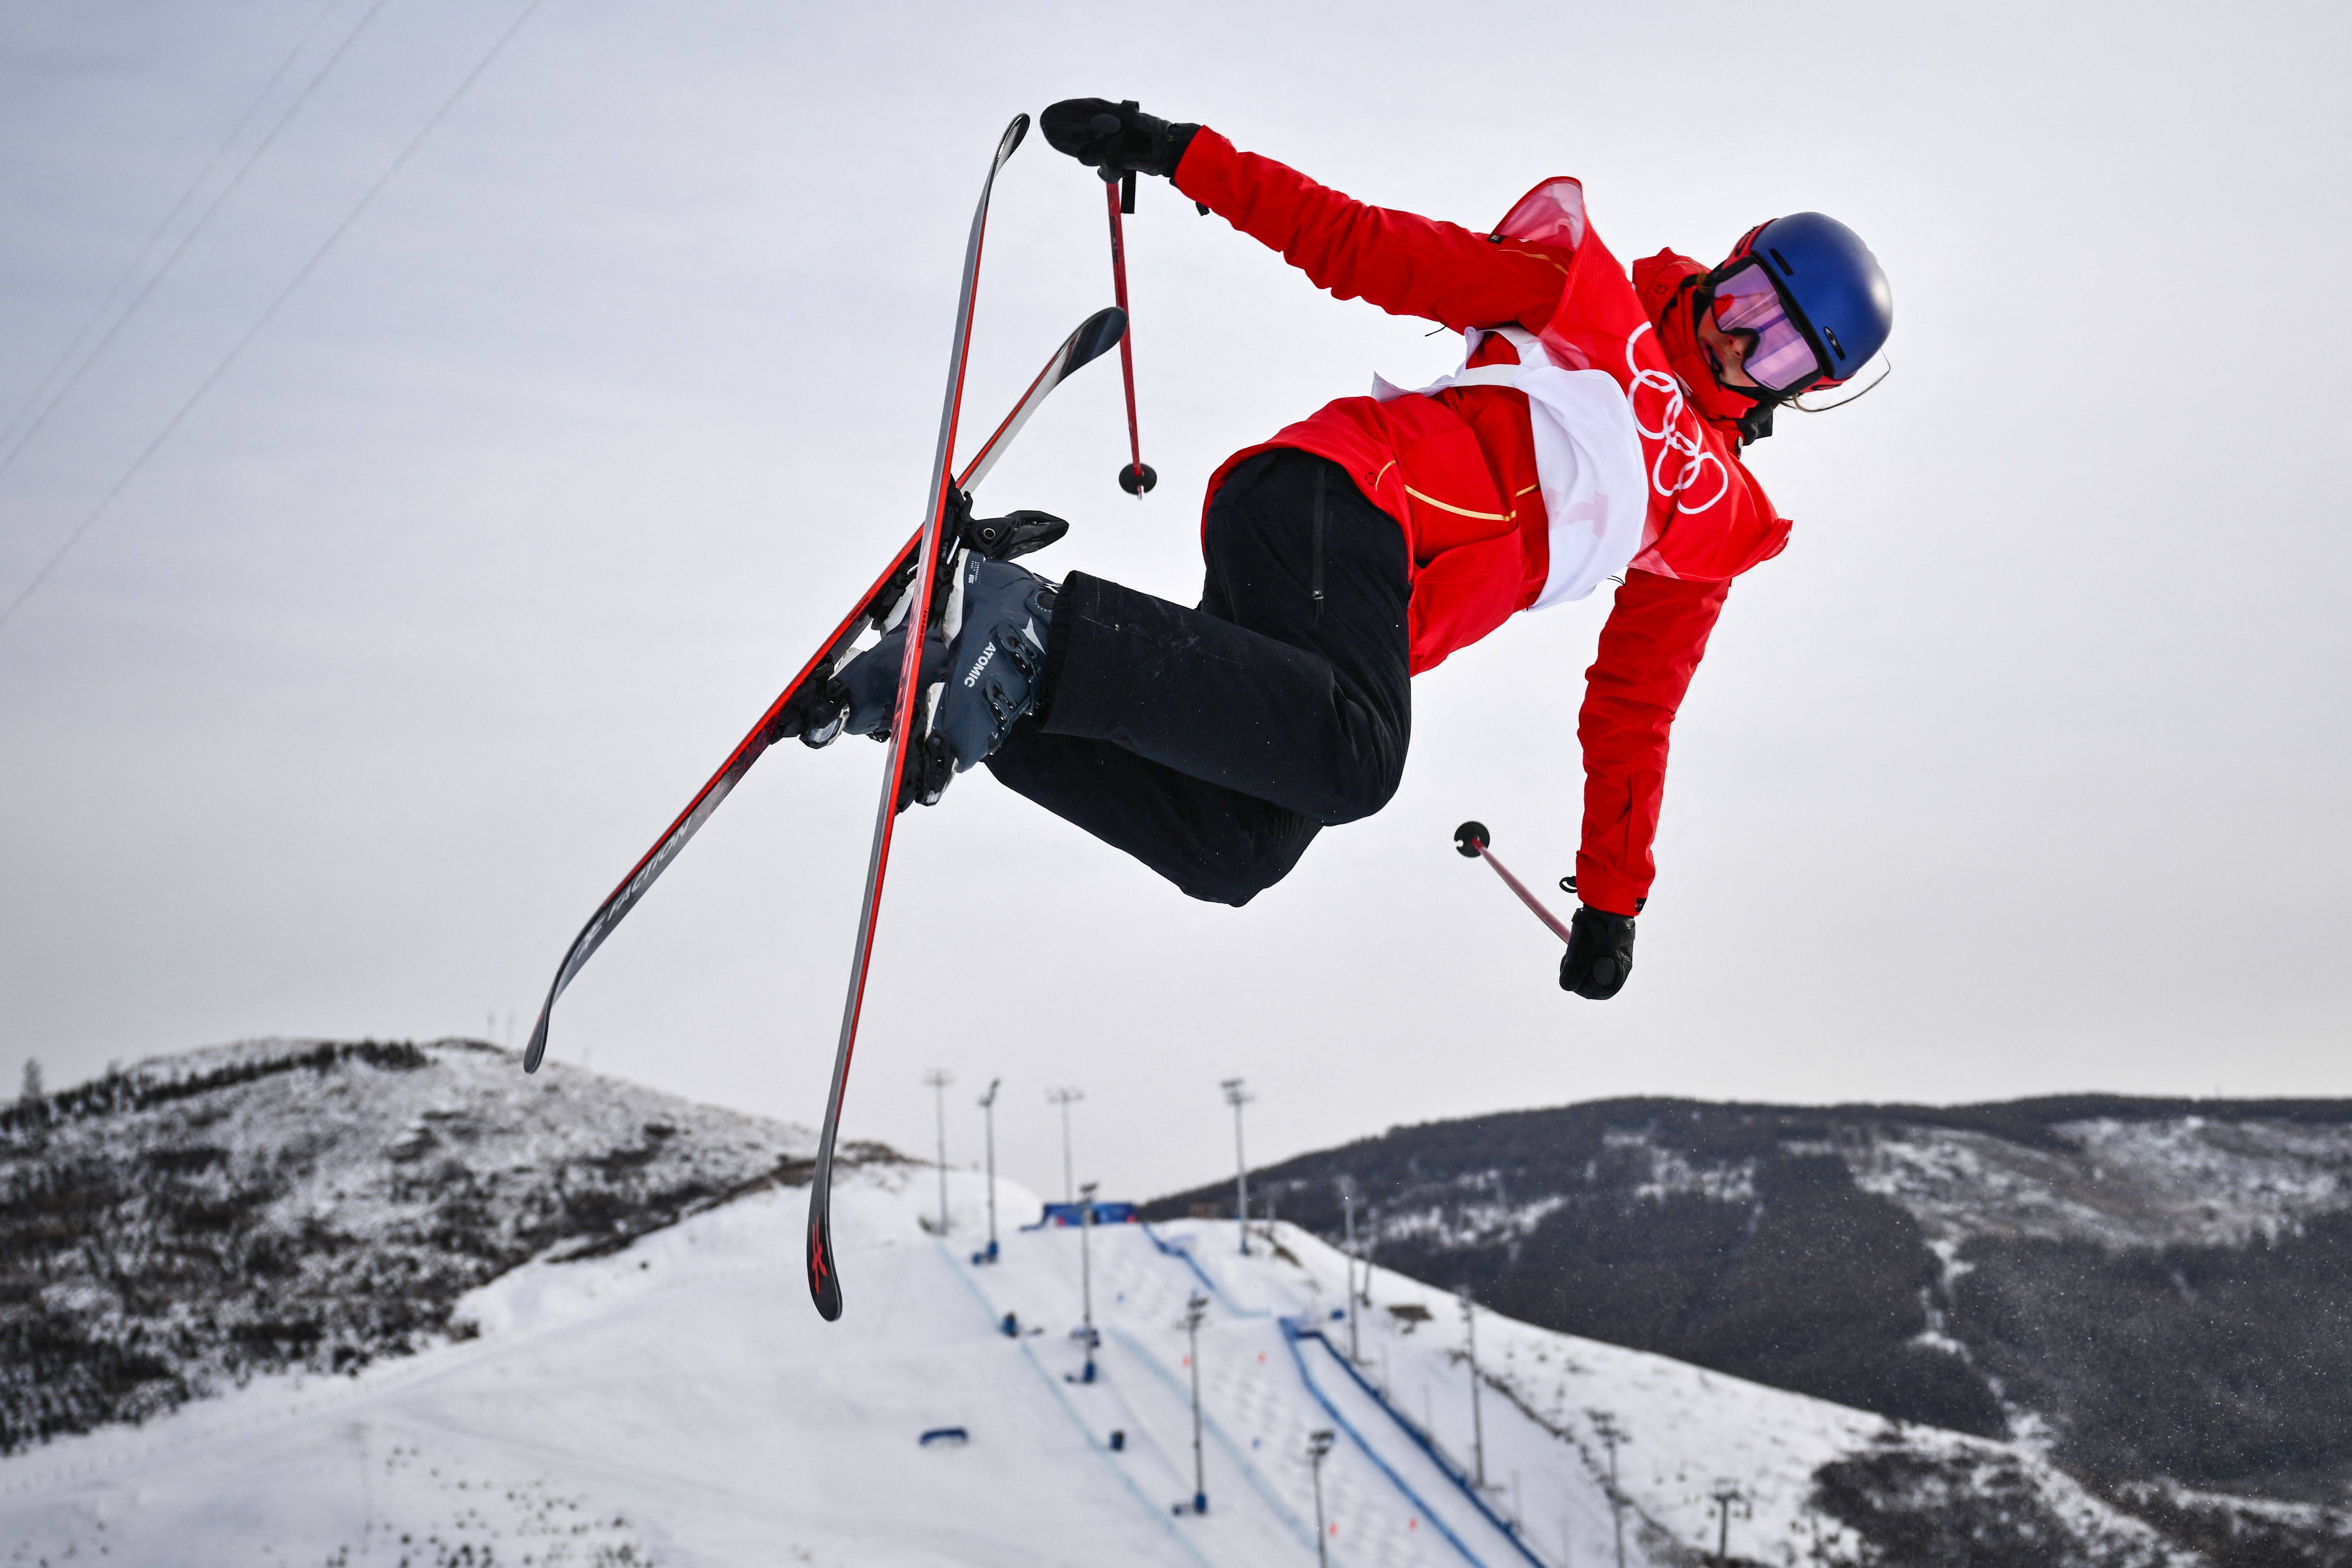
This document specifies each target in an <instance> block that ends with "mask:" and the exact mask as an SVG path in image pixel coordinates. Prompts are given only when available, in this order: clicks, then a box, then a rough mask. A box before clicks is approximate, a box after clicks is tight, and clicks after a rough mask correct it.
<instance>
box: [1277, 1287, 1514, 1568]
mask: <svg viewBox="0 0 2352 1568" xmlns="http://www.w3.org/2000/svg"><path fill="white" fill-rule="evenodd" d="M1301 1340H1313V1341H1314V1342H1316V1343H1317V1344H1318V1345H1320V1346H1322V1347H1323V1351H1324V1353H1325V1354H1326V1355H1328V1357H1329V1358H1330V1359H1331V1360H1332V1361H1333V1362H1335V1363H1338V1364H1339V1369H1340V1370H1341V1371H1342V1372H1345V1373H1347V1374H1348V1375H1349V1377H1351V1378H1353V1379H1354V1380H1355V1383H1356V1386H1357V1387H1358V1388H1360V1389H1362V1390H1363V1391H1364V1394H1366V1396H1367V1397H1369V1398H1370V1400H1371V1402H1372V1403H1373V1404H1374V1405H1379V1406H1380V1408H1381V1411H1382V1412H1384V1413H1385V1414H1386V1415H1387V1416H1388V1418H1389V1420H1390V1421H1391V1422H1392V1423H1393V1424H1394V1425H1395V1426H1396V1428H1397V1430H1398V1431H1400V1432H1402V1433H1403V1434H1404V1435H1405V1436H1406V1437H1408V1438H1410V1439H1411V1440H1412V1444H1413V1446H1414V1447H1418V1448H1419V1449H1420V1450H1421V1451H1422V1452H1423V1453H1424V1454H1426V1455H1428V1456H1429V1461H1430V1463H1432V1464H1433V1465H1435V1466H1436V1467H1437V1470H1438V1473H1439V1474H1440V1475H1442V1476H1444V1478H1445V1479H1447V1480H1449V1481H1451V1482H1453V1483H1454V1489H1455V1490H1457V1491H1459V1492H1460V1493H1461V1494H1462V1496H1463V1497H1464V1498H1465V1500H1467V1501H1468V1502H1469V1504H1470V1506H1471V1507H1473V1508H1475V1509H1476V1510H1478V1511H1479V1513H1480V1514H1482V1515H1484V1516H1485V1518H1486V1522H1487V1523H1489V1524H1491V1525H1493V1526H1494V1527H1495V1528H1496V1530H1498V1531H1502V1532H1503V1539H1504V1540H1506V1541H1508V1542H1510V1543H1511V1545H1512V1546H1513V1547H1514V1548H1515V1549H1517V1552H1518V1554H1519V1555H1520V1556H1521V1557H1523V1558H1525V1559H1526V1560H1527V1561H1528V1563H1530V1564H1531V1565H1532V1568H1548V1564H1546V1563H1545V1562H1544V1560H1543V1559H1542V1558H1540V1557H1538V1556H1537V1555H1536V1554H1535V1552H1533V1551H1531V1550H1529V1548H1528V1543H1527V1542H1524V1541H1521V1540H1520V1539H1519V1531H1518V1527H1517V1525H1515V1524H1513V1523H1512V1522H1511V1521H1509V1520H1507V1519H1505V1518H1504V1517H1503V1516H1502V1515H1501V1514H1499V1513H1496V1511H1495V1510H1494V1509H1493V1508H1492V1507H1491V1506H1490V1505H1489V1504H1488V1503H1487V1501H1486V1499H1485V1498H1483V1497H1481V1496H1479V1495H1478V1488H1477V1486H1476V1485H1475V1483H1474V1482H1472V1480H1471V1479H1470V1478H1469V1477H1468V1476H1467V1475H1465V1474H1464V1473H1463V1471H1462V1469H1461V1467H1459V1466H1457V1465H1456V1464H1454V1461H1453V1460H1451V1459H1449V1458H1446V1457H1445V1456H1444V1453H1442V1452H1440V1451H1439V1449H1438V1447H1437V1445H1436V1444H1434V1443H1433V1442H1431V1441H1430V1440H1429V1436H1428V1435H1427V1434H1426V1433H1424V1432H1423V1431H1422V1430H1421V1428H1420V1427H1418V1426H1414V1425H1413V1424H1412V1422H1411V1421H1408V1420H1407V1419H1405V1416H1404V1413H1403V1412H1402V1411H1401V1410H1399V1409H1398V1408H1397V1407H1396V1406H1395V1405H1391V1404H1390V1403H1389V1397H1388V1395H1387V1394H1382V1393H1381V1391H1380V1388H1379V1386H1378V1385H1377V1384H1374V1383H1373V1382H1372V1381H1371V1380H1370V1378H1368V1377H1366V1376H1365V1375H1364V1374H1363V1373H1362V1371H1361V1370H1360V1368H1358V1367H1357V1365H1356V1364H1355V1363H1353V1362H1351V1361H1349V1359H1348V1358H1347V1357H1346V1356H1344V1355H1342V1354H1340V1353H1339V1347H1338V1346H1336V1345H1334V1344H1333V1343H1332V1342H1330V1341H1329V1340H1328V1339H1326V1338H1324V1336H1323V1331H1322V1330H1320V1329H1318V1328H1316V1327H1314V1326H1313V1321H1312V1320H1309V1319H1304V1318H1285V1319H1283V1320H1282V1342H1283V1343H1284V1344H1286V1345H1287V1346H1289V1347H1290V1358H1291V1360H1292V1361H1293V1362H1295V1363H1297V1367H1298V1375H1299V1378H1300V1380H1301V1381H1303V1382H1304V1383H1305V1384H1307V1390H1308V1392H1310V1393H1312V1394H1314V1395H1315V1398H1316V1401H1317V1403H1318V1404H1320V1405H1322V1406H1323V1408H1324V1410H1325V1411H1326V1412H1327V1413H1328V1414H1329V1415H1330V1417H1331V1419H1332V1420H1334V1421H1336V1422H1338V1423H1339V1426H1341V1427H1342V1428H1343V1429H1345V1430H1346V1432H1347V1434H1348V1436H1349V1437H1351V1438H1353V1439H1354V1440H1355V1444H1356V1447H1359V1448H1361V1449H1362V1450H1363V1451H1364V1453H1365V1454H1366V1455H1367V1456H1369V1457H1370V1459H1371V1461H1372V1463H1374V1464H1376V1465H1378V1466H1379V1467H1380V1468H1381V1470H1382V1471H1383V1472H1384V1473H1386V1475H1387V1476H1388V1478H1389V1479H1391V1481H1394V1482H1395V1483H1396V1485H1397V1489H1399V1490H1400V1491H1402V1492H1403V1493H1404V1494H1405V1496H1407V1497H1408V1498H1412V1501H1413V1505H1414V1506H1415V1507H1416V1508H1419V1509H1420V1510H1422V1511H1423V1513H1429V1505H1428V1504H1427V1503H1424V1502H1423V1501H1422V1500H1420V1499H1419V1498H1418V1497H1414V1496H1413V1493H1412V1489H1411V1488H1410V1487H1408V1486H1406V1485H1405V1482H1404V1479H1403V1478H1402V1476H1399V1475H1398V1474H1397V1473H1396V1471H1394V1470H1393V1469H1391V1468H1389V1463H1388V1461H1387V1460H1386V1459H1383V1458H1381V1456H1380V1454H1379V1452H1378V1450H1376V1449H1374V1448H1373V1447H1372V1446H1371V1445H1370V1443H1367V1442H1366V1441H1365V1440H1364V1437H1363V1434H1361V1433H1360V1432H1358V1431H1357V1430H1356V1429H1355V1427H1354V1426H1350V1425H1349V1421H1348V1418H1347V1417H1346V1416H1344V1415H1340V1414H1339V1407H1338V1406H1336V1405H1333V1404H1332V1403H1331V1401H1330V1400H1329V1399H1328V1398H1326V1397H1325V1396H1324V1393H1323V1390H1322V1389H1321V1388H1320V1387H1319V1386H1318V1385H1317V1384H1316V1382H1315V1376H1314V1374H1313V1373H1310V1372H1308V1371H1307V1358H1306V1356H1305V1355H1304V1354H1302V1353H1301V1352H1300V1351H1299V1348H1298V1342H1299V1341H1301ZM1429 1522H1430V1523H1431V1524H1433V1525H1435V1526H1436V1527H1437V1529H1438V1530H1439V1531H1441V1532H1442V1533H1443V1534H1444V1537H1445V1539H1446V1540H1447V1541H1449V1542H1453V1544H1454V1548H1455V1550H1457V1551H1459V1552H1461V1553H1462V1555H1463V1556H1465V1557H1466V1558H1469V1560H1470V1561H1471V1562H1473V1563H1476V1562H1477V1561H1478V1559H1477V1558H1476V1557H1475V1556H1474V1555H1473V1554H1472V1552H1471V1551H1470V1549H1469V1548H1468V1547H1467V1546H1465V1545H1464V1544H1463V1543H1462V1541H1461V1539H1460V1538H1459V1537H1458V1536H1456V1535H1455V1534H1454V1532H1453V1531H1451V1530H1448V1529H1446V1527H1445V1525H1444V1522H1443V1521H1440V1520H1439V1519H1438V1518H1437V1516H1436V1515H1434V1514H1430V1519H1429Z"/></svg>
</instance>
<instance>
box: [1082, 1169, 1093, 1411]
mask: <svg viewBox="0 0 2352 1568" xmlns="http://www.w3.org/2000/svg"><path fill="white" fill-rule="evenodd" d="M1096 1185H1097V1184H1095V1183H1093V1182H1088V1183H1087V1184H1086V1185H1085V1186H1083V1187H1080V1188H1079V1189H1078V1292H1079V1294H1078V1300H1079V1303H1080V1307H1081V1310H1083V1311H1084V1312H1085V1314H1086V1337H1087V1375H1086V1381H1087V1382H1088V1383H1092V1382H1093V1381H1094V1380H1095V1260H1094V1247H1093V1239H1092V1238H1093V1236H1094V1228H1095V1190H1096Z"/></svg>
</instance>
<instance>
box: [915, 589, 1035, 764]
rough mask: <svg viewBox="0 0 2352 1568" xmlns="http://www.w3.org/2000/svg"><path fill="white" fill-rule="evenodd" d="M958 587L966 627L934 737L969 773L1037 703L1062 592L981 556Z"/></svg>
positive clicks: (934, 722)
mask: <svg viewBox="0 0 2352 1568" xmlns="http://www.w3.org/2000/svg"><path fill="white" fill-rule="evenodd" d="M957 587H958V589H959V591H960V594H961V601H962V606H963V629H962V630H961V632H959V633H958V634H957V636H956V639H955V646H954V647H953V648H952V649H951V650H950V657H949V661H948V680H947V688H946V690H945V692H944V693H943V694H942V695H941V697H940V708H939V712H938V713H937V714H936V715H935V716H934V717H933V719H932V723H931V733H932V737H933V740H934V741H935V742H937V743H938V744H940V746H942V747H943V748H944V749H945V751H946V752H948V753H949V754H950V755H951V756H952V757H953V759H954V763H955V771H956V772H957V773H966V772H969V771H970V770H971V768H972V767H973V766H974V765H975V764H977V763H979V762H980V761H981V760H982V758H984V757H986V756H988V755H989V754H990V753H991V752H994V751H995V750H996V748H997V747H999V746H1001V745H1003V743H1004V736H1005V732H1006V731H1009V730H1011V729H1012V728H1013V722H1014V721H1016V720H1018V719H1020V718H1021V717H1022V716H1023V715H1024V714H1025V713H1027V712H1028V711H1029V710H1030V709H1031V708H1033V707H1034V706H1035V705H1036V701H1037V682H1038V679H1039V678H1040V677H1042V676H1043V675H1044V674H1045V636H1046V632H1047V630H1048V629H1049V628H1050V627H1051V626H1053V624H1054V596H1055V586H1054V584H1051V583H1049V582H1047V581H1046V580H1045V578H1043V577H1040V576H1038V575H1037V574H1035V573H1034V572H1031V571H1029V570H1028V569H1026V568H1025V567H1021V566H1015V565H1013V563H1010V562H1007V561H993V560H991V559H989V558H988V557H986V556H984V555H982V554H979V553H977V552H975V553H973V554H971V555H967V556H966V557H965V558H964V563H963V573H962V581H961V583H959V584H957Z"/></svg>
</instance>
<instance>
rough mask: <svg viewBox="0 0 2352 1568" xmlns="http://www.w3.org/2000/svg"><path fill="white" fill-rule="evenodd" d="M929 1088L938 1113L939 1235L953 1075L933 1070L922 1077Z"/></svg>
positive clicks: (944, 1211)
mask: <svg viewBox="0 0 2352 1568" xmlns="http://www.w3.org/2000/svg"><path fill="white" fill-rule="evenodd" d="M923 1081H924V1082H925V1083H927V1084H929V1085H930V1086H931V1097H932V1099H933V1100H936V1101H937V1102H938V1105H939V1113H940V1235H941V1236H945V1235H946V1234H947V1233H948V1085H950V1084H951V1083H953V1082H955V1074H953V1073H951V1072H950V1071H948V1070H947V1069H946V1068H932V1069H931V1070H930V1071H929V1072H927V1073H925V1074H924V1075H923Z"/></svg>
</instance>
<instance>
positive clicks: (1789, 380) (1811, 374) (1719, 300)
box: [1707, 259, 1825, 392]
mask: <svg viewBox="0 0 2352 1568" xmlns="http://www.w3.org/2000/svg"><path fill="white" fill-rule="evenodd" d="M1707 308H1708V309H1709V310H1713V311H1714V312H1715V324H1716V325H1717V327H1718V328H1720V329H1722V330H1723V331H1727V332H1744V333H1747V334H1748V337H1749V340H1750V342H1752V343H1753V344H1754V345H1755V346H1753V347H1752V348H1750V349H1749V350H1748V357H1747V358H1746V359H1744V360H1743V361H1741V362H1740V367H1741V368H1742V369H1743V370H1745V371H1746V372H1747V373H1748V379H1750V380H1751V381H1753V382H1755V383H1756V384H1757V385H1759V386H1760V387H1762V388H1764V390H1766V391H1767V392H1795V391H1798V390H1800V389H1801V387H1803V385H1804V384H1806V383H1807V382H1810V381H1813V380H1815V379H1817V378H1819V377H1821V376H1822V374H1825V371H1824V367H1823V366H1822V356H1821V355H1820V354H1819V353H1816V352H1815V351H1814V349H1813V345H1812V343H1811V342H1810V341H1809V340H1808V336H1807V334H1806V332H1805V330H1804V327H1803V324H1802V322H1803V318H1802V317H1801V316H1800V315H1799V314H1798V312H1797V310H1796V307H1795V306H1793V305H1791V304H1790V302H1789V300H1788V299H1787V298H1786V297H1785V296H1784V295H1782V294H1781V292H1780V288H1779V286H1778V285H1776V284H1775V283H1774V282H1773V281H1772V275H1771V274H1770V273H1769V272H1767V271H1765V270H1764V264H1763V263H1762V262H1760V261H1756V260H1753V259H1750V260H1747V261H1742V262H1738V263H1735V264H1734V265H1733V266H1732V267H1731V268H1729V269H1728V270H1727V271H1725V272H1724V273H1723V275H1722V276H1721V277H1720V278H1718V279H1717V280H1716V283H1715V300H1714V302H1713V303H1712V304H1711V305H1709V306H1708V307H1707Z"/></svg>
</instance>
